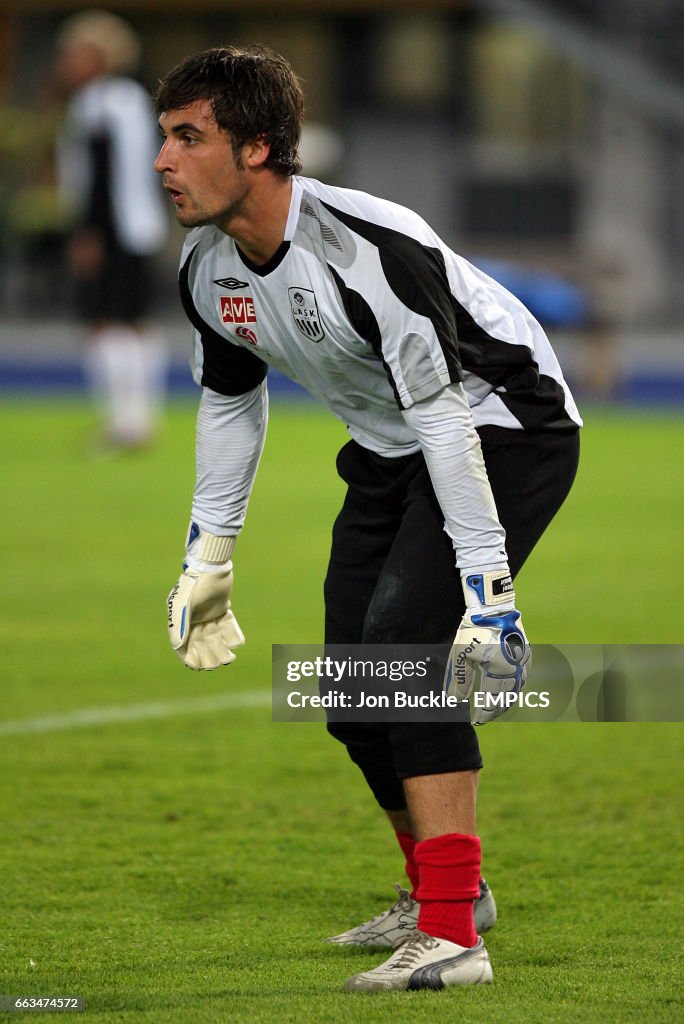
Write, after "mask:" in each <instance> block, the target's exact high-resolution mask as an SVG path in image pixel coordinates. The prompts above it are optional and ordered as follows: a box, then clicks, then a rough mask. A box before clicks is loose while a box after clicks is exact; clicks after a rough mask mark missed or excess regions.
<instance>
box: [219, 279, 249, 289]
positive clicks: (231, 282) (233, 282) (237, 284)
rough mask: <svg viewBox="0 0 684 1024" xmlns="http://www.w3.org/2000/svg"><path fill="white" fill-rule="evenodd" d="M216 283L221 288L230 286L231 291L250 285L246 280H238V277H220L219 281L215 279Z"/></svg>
mask: <svg viewBox="0 0 684 1024" xmlns="http://www.w3.org/2000/svg"><path fill="white" fill-rule="evenodd" d="M214 284H217V285H218V286H219V288H230V289H231V291H236V290H237V289H238V288H248V287H249V285H248V284H247V282H246V281H238V279H237V277H220V278H219V279H218V281H214Z"/></svg>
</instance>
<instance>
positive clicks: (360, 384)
mask: <svg viewBox="0 0 684 1024" xmlns="http://www.w3.org/2000/svg"><path fill="white" fill-rule="evenodd" d="M302 109H303V97H302V93H301V90H300V87H299V85H298V83H297V80H296V78H295V76H294V73H293V71H292V69H291V68H290V66H289V65H288V64H287V62H286V61H285V60H284V59H283V58H281V57H278V56H277V55H276V54H273V53H272V52H271V51H268V50H265V49H261V48H250V49H249V50H247V51H243V50H237V49H233V48H220V49H215V50H210V51H207V52H205V53H201V54H198V55H197V56H195V57H189V58H187V59H186V60H185V61H184V62H183V63H182V64H181V65H179V67H178V68H176V69H175V70H174V71H172V72H171V73H170V74H169V75H168V76H167V78H166V79H165V80H164V81H163V82H162V83H161V86H160V89H159V92H158V95H157V110H158V113H159V115H160V117H159V123H160V127H161V129H162V133H163V135H164V136H165V141H164V143H163V145H162V148H161V151H160V153H159V156H158V157H157V161H156V168H157V170H158V171H159V172H160V174H161V175H162V177H163V183H164V186H165V188H166V189H167V191H168V193H169V195H170V197H171V200H172V202H173V204H174V206H175V209H176V217H177V219H178V221H179V223H180V224H181V225H183V226H184V227H187V228H192V229H193V230H191V231H190V233H189V234H188V237H187V241H186V244H185V247H184V249H183V253H182V256H181V270H180V288H181V298H182V301H183V305H184V308H185V311H186V313H187V316H188V318H189V320H190V321H191V323H192V326H193V328H194V332H195V346H194V364H195V380H196V381H197V383H198V384H200V385H201V386H202V388H203V391H202V399H201V404H200V411H199V417H198V424H197V478H196V486H195V493H194V500H193V505H192V520H191V525H190V529H189V533H188V536H187V541H186V553H185V565H184V570H183V573H182V575H181V577H180V579H179V580H178V583H177V584H176V586H175V587H174V588H173V590H172V591H171V593H170V595H169V600H168V611H169V636H170V640H171V644H172V646H173V648H174V649H175V650H176V652H177V653H178V655H179V656H180V658H181V659H182V660H183V661H184V663H185V664H186V665H188V666H189V667H190V668H193V669H213V668H216V667H218V666H219V665H221V664H229V663H230V662H231V661H233V660H234V657H235V655H234V653H233V649H234V648H236V647H239V646H240V644H242V643H243V641H244V637H243V635H242V632H241V630H240V627H239V626H238V623H237V621H236V619H235V616H234V614H233V612H232V609H231V605H230V595H231V587H232V562H231V558H232V555H233V549H234V546H235V540H236V537H237V534H238V533H239V532H240V529H241V528H242V525H243V522H244V519H245V514H246V508H247V502H248V499H249V494H250V491H251V487H252V483H253V480H254V476H255V473H256V469H257V464H258V461H259V457H260V453H261V449H262V445H263V441H264V435H265V430H266V419H267V395H266V380H265V378H266V372H267V368H268V366H269V365H273V366H276V367H277V368H278V369H280V370H282V371H284V372H285V373H286V374H288V375H289V376H291V377H292V378H294V379H295V380H297V381H298V382H299V383H300V384H302V385H303V386H304V387H306V388H307V389H308V390H309V391H311V392H312V394H314V395H316V396H317V397H318V398H320V399H321V401H323V403H324V404H325V405H327V406H328V408H329V409H330V410H331V411H332V412H333V413H334V414H335V415H337V416H338V417H340V419H342V420H343V422H345V423H346V424H347V426H348V429H349V433H350V435H351V438H352V440H351V441H349V442H348V443H347V444H346V445H345V446H344V448H343V449H342V451H341V452H340V454H339V456H338V461H337V466H338V471H339V473H340V475H341V476H342V478H343V479H344V480H345V482H346V483H347V485H348V490H347V495H346V498H345V501H344V505H343V508H342V511H341V512H340V514H339V516H338V518H337V520H336V523H335V526H334V530H333V542H332V551H331V556H330V564H329V567H328V574H327V578H326V582H325V603H326V637H325V639H326V643H328V644H358V643H376V644H395V643H429V644H433V643H434V644H449V643H451V642H452V640H453V639H454V636H455V637H456V644H457V645H459V649H461V650H465V652H466V665H465V680H464V684H463V691H464V692H467V691H468V688H469V687H470V686H472V684H473V678H474V675H475V672H476V669H477V666H478V663H481V668H482V685H483V686H484V687H485V688H487V689H489V690H491V691H492V692H498V691H499V690H500V689H501V687H502V686H506V685H510V684H511V682H512V681H513V682H514V683H515V684H516V685H518V686H520V685H524V679H525V675H526V672H527V670H528V667H529V659H530V651H529V646H528V643H527V639H526V637H525V633H524V630H523V628H522V623H521V618H520V613H519V612H518V611H517V610H516V607H515V593H514V590H513V583H512V576H514V575H515V573H516V572H517V571H518V570H519V569H520V567H521V565H522V564H523V562H524V561H525V559H526V558H527V556H528V554H529V553H530V551H531V550H532V548H533V546H534V544H535V543H536V541H537V540H538V539H539V537H540V536H541V534H542V532H543V530H544V529H545V527H546V526H547V525H548V523H549V522H550V520H551V519H552V517H553V515H554V514H555V512H556V511H557V509H558V508H559V506H560V505H561V503H562V501H563V500H564V498H565V496H566V494H567V492H568V490H569V488H570V486H571V484H572V481H573V479H574V476H575V471H576V468H577V460H578V451H579V442H578V428H579V425H580V422H581V421H580V419H579V415H578V413H577V409H576V407H575V404H574V402H573V400H572V397H571V395H570V393H569V391H568V389H567V386H566V384H565V382H564V380H563V376H562V373H561V370H560V367H559V365H558V362H557V360H556V359H555V356H554V354H553V352H552V351H551V348H550V345H549V343H548V340H547V339H546V336H545V335H544V333H543V331H542V330H541V328H540V326H539V324H538V323H537V322H536V321H535V320H534V319H533V317H532V316H531V315H530V314H529V313H528V311H527V310H526V309H525V307H524V306H523V305H522V304H521V303H520V302H519V301H518V300H517V299H515V298H514V297H513V296H512V295H511V294H510V293H509V292H507V291H506V290H505V289H504V288H502V287H501V286H500V285H498V284H497V283H496V282H495V281H493V280H492V279H491V278H489V277H487V276H486V275H485V274H484V273H482V272H481V271H478V270H476V269H475V268H474V267H472V266H471V265H470V264H469V263H467V262H466V261H465V260H463V259H462V258H461V257H459V256H457V255H456V254H455V253H453V252H452V251H451V250H450V249H448V248H447V246H446V245H445V244H444V243H443V242H442V241H441V240H440V238H439V237H438V236H437V235H436V234H435V233H434V231H432V229H431V228H430V227H429V226H428V225H427V224H426V223H425V222H424V221H423V220H421V218H420V217H418V216H417V215H416V214H415V213H413V212H411V211H410V210H407V209H405V208H403V207H399V206H396V205H395V204H393V203H389V202H386V201H385V200H382V199H377V198H374V197H372V196H369V195H366V194H365V193H362V192H357V191H351V190H347V189H341V188H334V187H330V186H327V185H324V184H322V183H321V182H319V181H315V180H313V179H311V178H303V177H300V176H299V174H298V172H299V170H300V164H299V159H298V155H297V149H298V144H299V137H300V129H301V120H302ZM483 453H484V458H483ZM292 457H293V458H298V457H300V453H298V452H293V453H292ZM504 531H506V532H504ZM283 543H287V528H286V524H284V528H283ZM283 596H284V598H285V599H286V595H283ZM484 651H486V652H487V659H486V660H485V659H484V658H483V656H482V652H484ZM488 717H492V716H491V713H490V714H489V715H487V714H485V713H483V714H482V720H483V721H486V720H487V719H488ZM329 730H330V732H331V733H332V734H333V735H334V736H335V737H336V738H337V739H339V740H341V741H342V742H343V743H344V744H345V745H346V747H347V750H348V752H349V755H350V757H351V758H352V760H353V761H354V762H355V763H356V764H358V765H359V767H360V768H361V770H362V771H363V774H364V776H365V778H366V781H367V783H368V785H369V786H370V788H371V790H372V792H373V794H374V795H375V797H376V799H377V801H378V803H379V804H380V806H381V807H382V808H383V809H384V810H385V811H386V813H387V815H388V818H389V820H390V822H391V824H392V826H393V827H394V830H395V832H396V835H397V840H398V842H399V845H400V846H401V849H402V851H403V853H404V856H405V858H406V868H407V874H408V876H409V878H410V880H411V883H412V886H413V891H412V892H411V893H409V892H405V893H401V894H400V898H399V900H398V901H397V902H396V903H395V905H394V906H393V907H391V908H390V909H389V910H388V911H386V912H385V913H384V914H382V915H380V916H379V917H378V918H374V919H372V920H370V921H367V922H364V923H363V924H362V925H359V926H357V927H356V928H352V929H351V930H349V931H347V932H343V933H342V934H340V935H337V936H335V937H334V938H333V940H332V941H334V942H336V943H339V944H345V945H346V944H348V945H359V946H364V947H366V948H378V949H382V948H385V949H387V948H390V949H392V948H393V947H397V948H396V950H395V952H394V953H392V954H391V956H390V957H389V959H388V960H387V961H386V962H385V963H383V964H381V965H380V966H378V967H376V968H374V969H372V970H368V971H365V972H362V973H361V974H357V975H354V976H353V977H351V978H349V979H348V980H347V981H346V983H345V988H346V989H347V990H349V991H358V992H374V991H381V990H386V989H400V990H401V989H416V988H442V987H444V986H447V985H468V984H482V983H487V982H489V981H491V978H492V972H491V966H490V963H489V958H488V955H487V950H486V948H485V946H484V943H483V940H482V938H480V937H478V934H477V931H478V929H479V930H480V931H484V930H485V929H486V928H488V927H491V925H492V924H493V923H494V920H495V917H496V908H495V905H494V901H493V898H492V896H491V893H490V891H489V890H488V888H487V886H486V885H483V883H482V881H481V876H480V867H481V851H480V841H479V839H478V837H477V834H476V814H475V806H476V791H477V783H478V776H479V770H480V768H481V767H482V759H481V756H480V750H479V744H478V739H477V735H476V732H475V729H474V728H473V726H472V725H471V724H470V723H469V722H461V723H454V722H450V721H438V722H423V723H419V722H395V723H391V724H389V723H388V724H384V723H370V722H365V723H350V722H345V723H343V724H340V723H332V722H331V723H330V724H329Z"/></svg>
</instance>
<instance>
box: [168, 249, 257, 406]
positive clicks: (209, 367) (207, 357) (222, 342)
mask: <svg viewBox="0 0 684 1024" xmlns="http://www.w3.org/2000/svg"><path fill="white" fill-rule="evenodd" d="M196 251H197V246H195V248H194V249H193V250H192V251H191V252H190V255H189V256H188V258H187V260H186V261H185V263H184V264H183V266H182V267H181V270H180V274H179V275H178V284H179V287H180V296H181V302H182V303H183V309H184V310H185V315H186V316H187V318H188V320H189V321H190V323H191V324H192V326H193V327H194V328H195V330H196V331H198V332H199V334H200V337H201V339H202V349H203V350H204V365H203V368H202V384H203V386H204V387H207V388H211V390H212V391H216V392H218V394H219V395H244V394H246V393H247V392H248V391H252V390H253V389H254V388H255V387H257V385H259V384H261V382H262V380H263V379H264V377H265V376H266V373H267V370H268V366H267V365H266V363H265V362H264V361H263V360H262V359H259V358H258V356H256V355H254V353H253V352H248V351H247V349H244V348H239V347H238V346H237V345H233V344H231V342H230V341H228V339H227V338H224V337H222V336H221V335H220V334H218V332H217V331H215V330H214V329H213V328H212V327H210V326H209V324H207V323H205V322H204V320H203V319H202V317H201V316H200V315H199V313H198V312H197V309H196V307H195V303H194V302H193V299H192V291H191V289H190V282H189V277H190V264H191V263H192V257H193V256H194V255H195V252H196Z"/></svg>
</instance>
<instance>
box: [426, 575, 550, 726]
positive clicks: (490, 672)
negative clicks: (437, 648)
mask: <svg viewBox="0 0 684 1024" xmlns="http://www.w3.org/2000/svg"><path fill="white" fill-rule="evenodd" d="M461 582H462V584H463V592H464V594H465V599H466V613H465V615H464V616H463V619H462V621H461V625H460V626H459V628H458V632H457V634H456V637H455V639H454V644H453V647H452V649H451V654H450V656H449V661H448V663H447V669H446V675H445V679H444V688H445V690H447V691H449V690H452V691H453V692H454V693H455V694H456V696H457V697H458V698H459V699H460V700H467V699H468V698H469V697H470V696H471V694H473V693H474V696H473V707H472V713H471V721H472V722H473V724H474V725H484V724H485V723H487V722H491V721H492V719H494V718H498V717H499V716H500V715H503V714H504V713H505V712H506V711H507V710H508V709H509V707H511V706H512V705H513V704H514V703H517V694H519V693H520V692H521V691H522V690H523V688H524V686H525V683H526V681H527V676H528V675H529V671H530V666H531V663H532V651H531V649H530V645H529V643H528V642H527V637H526V636H525V630H524V629H523V626H522V621H521V617H520V612H519V611H517V610H516V608H515V593H514V591H513V581H512V580H511V574H510V572H509V571H508V569H496V570H494V571H491V572H473V571H470V572H468V573H467V574H466V575H465V576H464V578H463V579H462V581H461ZM478 683H479V685H476V684H478Z"/></svg>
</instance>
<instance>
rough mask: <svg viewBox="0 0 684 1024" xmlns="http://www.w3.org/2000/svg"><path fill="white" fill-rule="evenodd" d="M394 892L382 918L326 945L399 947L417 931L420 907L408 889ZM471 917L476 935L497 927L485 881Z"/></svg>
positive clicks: (490, 892)
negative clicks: (395, 894) (393, 900)
mask: <svg viewBox="0 0 684 1024" xmlns="http://www.w3.org/2000/svg"><path fill="white" fill-rule="evenodd" d="M395 889H396V890H397V893H398V896H399V898H398V900H397V901H396V903H393V904H392V906H391V907H390V908H389V910H383V912H382V914H378V915H377V917H373V918H371V920H370V921H364V923H363V924H360V925H357V926H356V928H350V929H349V931H347V932H341V933H340V934H339V935H333V936H331V937H330V938H329V939H326V942H334V943H335V944H336V945H338V946H362V947H363V948H364V949H396V948H397V946H400V945H401V943H402V942H404V940H405V939H406V938H407V936H409V935H410V934H411V933H412V932H414V931H415V930H416V929H417V927H418V910H419V909H420V904H419V903H418V902H417V901H416V900H414V899H412V898H411V894H410V893H409V891H408V889H402V887H401V886H400V885H396V884H395ZM473 917H474V918H475V931H476V932H477V934H478V935H481V934H482V932H486V931H488V930H489V929H490V928H493V927H494V925H495V924H496V903H495V902H494V897H493V896H492V891H491V889H490V888H489V886H488V885H487V883H486V882H485V881H484V879H481V880H480V895H479V897H478V898H477V899H476V900H475V903H474V905H473Z"/></svg>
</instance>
